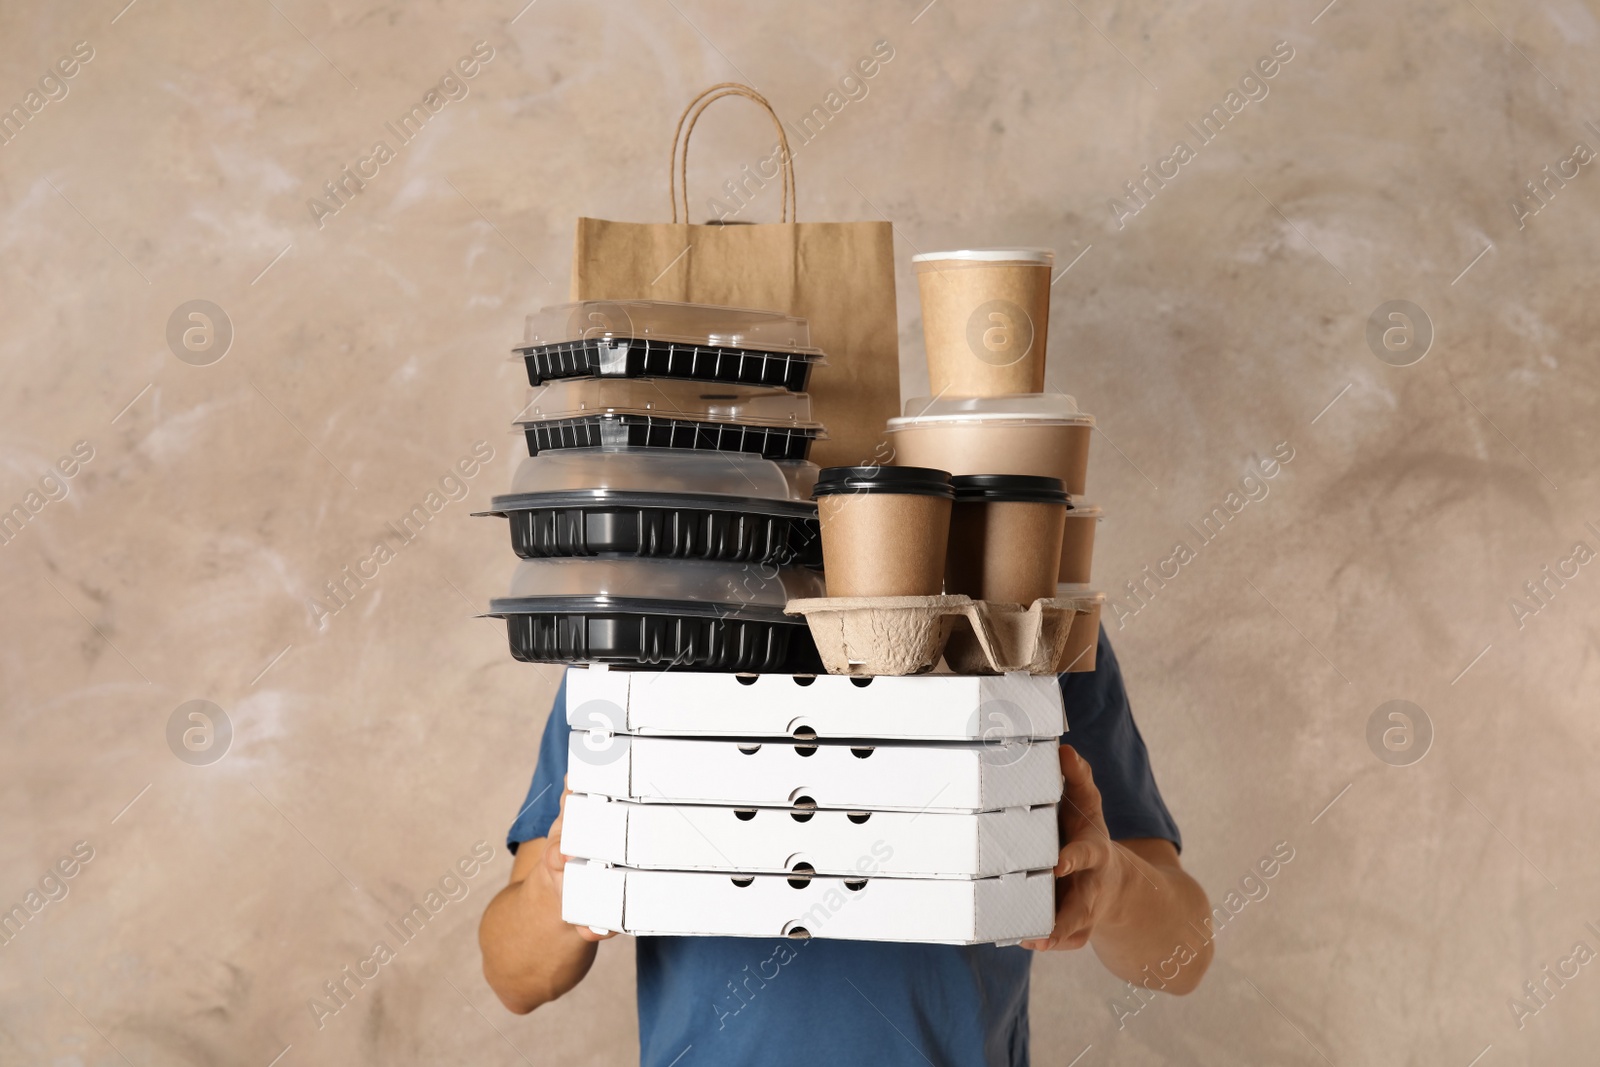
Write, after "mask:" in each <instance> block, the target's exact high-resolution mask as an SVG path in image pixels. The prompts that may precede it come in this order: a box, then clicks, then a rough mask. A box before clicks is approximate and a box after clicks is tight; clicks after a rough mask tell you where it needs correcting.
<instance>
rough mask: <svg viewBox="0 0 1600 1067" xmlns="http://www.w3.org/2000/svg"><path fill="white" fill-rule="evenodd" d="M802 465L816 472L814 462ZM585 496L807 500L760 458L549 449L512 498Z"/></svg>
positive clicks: (527, 463) (525, 471)
mask: <svg viewBox="0 0 1600 1067" xmlns="http://www.w3.org/2000/svg"><path fill="white" fill-rule="evenodd" d="M800 463H801V464H803V465H804V466H807V467H810V468H811V469H812V470H813V471H814V470H815V469H816V464H814V463H809V462H805V461H800ZM788 466H795V464H790V465H788ZM813 477H814V475H813ZM581 492H594V493H601V492H608V493H652V494H679V493H683V494H692V495H694V496H726V497H739V498H742V499H752V500H804V499H806V497H805V496H797V495H796V494H795V493H794V491H793V490H792V489H791V482H790V478H789V477H788V476H786V474H785V468H784V467H780V466H779V465H778V464H777V463H775V462H773V461H772V460H770V459H763V458H761V457H760V456H756V455H751V454H749V453H744V452H711V451H689V450H686V449H679V448H620V447H619V448H562V449H549V450H547V451H543V452H540V453H539V454H538V455H537V456H529V457H527V458H526V459H524V460H523V461H522V463H521V464H520V465H519V466H518V467H517V473H516V476H515V477H514V478H512V480H511V494H510V495H512V496H525V495H528V494H534V493H539V494H543V493H581ZM496 499H497V500H498V499H499V498H498V497H497V498H496Z"/></svg>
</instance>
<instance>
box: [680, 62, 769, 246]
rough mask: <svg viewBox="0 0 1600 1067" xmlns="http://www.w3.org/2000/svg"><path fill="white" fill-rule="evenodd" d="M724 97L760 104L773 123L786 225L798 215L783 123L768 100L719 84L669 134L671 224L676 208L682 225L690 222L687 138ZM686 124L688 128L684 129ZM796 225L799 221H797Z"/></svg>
mask: <svg viewBox="0 0 1600 1067" xmlns="http://www.w3.org/2000/svg"><path fill="white" fill-rule="evenodd" d="M725 96H742V97H744V98H745V99H747V100H752V101H754V102H755V103H757V104H759V105H760V106H761V108H762V109H763V110H764V111H766V113H767V115H768V116H769V117H770V118H771V119H772V126H773V128H774V129H776V130H777V131H778V144H779V146H780V147H781V148H782V153H783V166H782V167H781V168H780V169H781V170H782V172H783V207H782V211H781V213H780V216H779V219H778V221H779V222H788V221H789V220H790V218H791V217H794V216H795V215H796V214H797V212H796V209H795V181H794V159H793V157H792V156H791V155H790V154H789V137H788V135H787V134H786V133H785V132H784V129H783V123H782V121H780V120H779V118H778V113H777V112H776V111H774V110H773V109H772V105H771V104H770V103H768V102H767V98H766V97H764V96H762V95H761V94H760V93H758V92H756V91H755V90H754V89H752V88H751V87H750V86H748V85H743V84H740V83H739V82H721V83H720V84H717V85H713V86H712V87H711V88H709V89H707V90H706V91H705V92H703V93H701V94H700V95H699V96H697V97H695V98H694V99H693V100H691V101H689V106H688V107H686V108H684V109H683V114H682V115H679V116H678V128H677V129H676V130H674V131H673V133H672V163H671V166H670V167H669V168H668V174H669V176H670V181H669V185H668V190H667V195H668V197H669V198H670V199H671V201H672V221H673V222H677V221H678V205H679V203H680V199H679V198H680V187H681V190H682V191H681V197H682V199H681V203H682V205H683V221H684V222H688V221H689V136H690V135H691V134H692V133H694V127H695V123H697V122H699V121H700V116H701V115H702V114H703V113H704V112H705V109H706V108H708V107H710V106H711V105H712V104H714V103H716V102H717V101H718V100H721V99H722V98H723V97H725ZM685 124H687V125H685ZM680 141H681V143H682V144H683V155H682V157H681V158H680V157H679V155H678V145H679V143H680ZM797 221H798V220H797Z"/></svg>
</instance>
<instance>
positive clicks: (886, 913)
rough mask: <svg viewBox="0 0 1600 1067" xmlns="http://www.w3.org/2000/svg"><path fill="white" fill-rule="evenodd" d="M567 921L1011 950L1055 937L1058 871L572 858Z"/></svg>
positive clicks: (609, 927) (607, 928)
mask: <svg viewBox="0 0 1600 1067" xmlns="http://www.w3.org/2000/svg"><path fill="white" fill-rule="evenodd" d="M561 917H562V919H563V920H565V921H566V922H569V923H574V924H577V925H580V926H587V927H590V928H591V929H593V930H596V931H598V932H601V933H609V932H611V931H618V932H621V933H627V934H634V935H637V936H696V937H789V938H796V939H804V938H812V937H816V938H838V939H847V940H861V941H901V942H919V943H933V944H956V945H974V944H1014V943H1016V942H1017V941H1020V940H1023V939H1026V938H1032V937H1043V936H1046V935H1047V934H1049V932H1050V930H1051V927H1052V926H1053V924H1054V921H1055V877H1054V871H1052V870H1049V869H1045V870H1037V871H1018V872H1015V873H1012V874H1005V875H1000V876H997V877H990V878H974V879H920V878H880V877H864V878H856V879H851V878H834V877H809V878H793V877H789V876H786V875H782V874H753V875H745V876H737V875H728V874H722V873H708V872H703V871H643V870H637V869H633V868H628V867H618V866H611V865H607V864H603V863H598V862H592V861H583V860H569V861H568V863H567V866H566V873H565V875H564V876H563V889H562V910H561Z"/></svg>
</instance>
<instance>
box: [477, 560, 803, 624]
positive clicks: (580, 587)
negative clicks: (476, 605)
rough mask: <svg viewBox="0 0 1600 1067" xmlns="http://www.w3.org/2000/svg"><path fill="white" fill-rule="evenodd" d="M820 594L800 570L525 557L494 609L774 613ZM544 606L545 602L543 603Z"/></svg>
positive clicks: (698, 562)
mask: <svg viewBox="0 0 1600 1067" xmlns="http://www.w3.org/2000/svg"><path fill="white" fill-rule="evenodd" d="M822 593H823V584H822V576H821V575H819V574H817V573H816V572H814V571H809V570H806V569H804V568H785V569H781V570H778V571H776V573H774V572H773V571H772V570H771V569H770V568H756V567H749V566H746V565H745V564H743V563H719V562H710V561H704V560H684V559H629V558H599V559H527V560H523V561H522V562H521V563H519V564H517V569H516V571H515V572H514V573H513V574H512V576H511V585H510V588H509V589H508V590H507V591H506V597H505V598H504V599H501V600H496V601H495V602H494V604H495V610H511V611H517V610H520V611H532V610H540V609H541V608H543V607H545V606H546V605H549V607H550V608H551V609H553V608H554V607H556V606H559V604H560V603H562V602H574V601H581V602H582V603H583V606H584V607H585V609H593V608H595V607H597V606H603V605H604V602H606V601H618V602H630V601H665V602H667V603H671V604H686V603H687V604H695V605H701V606H704V607H706V608H712V607H719V606H720V607H727V608H730V609H735V610H758V611H768V612H777V613H778V614H779V615H782V613H783V609H784V607H785V605H787V604H788V602H789V601H790V600H791V599H793V598H795V597H816V596H821V595H822ZM541 602H543V603H541Z"/></svg>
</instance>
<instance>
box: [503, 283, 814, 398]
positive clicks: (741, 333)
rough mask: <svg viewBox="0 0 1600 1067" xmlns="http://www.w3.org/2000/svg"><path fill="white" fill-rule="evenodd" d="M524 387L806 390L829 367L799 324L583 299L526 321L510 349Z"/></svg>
mask: <svg viewBox="0 0 1600 1067" xmlns="http://www.w3.org/2000/svg"><path fill="white" fill-rule="evenodd" d="M513 351H515V352H516V353H517V354H518V355H520V356H521V357H522V359H523V362H524V363H525V364H526V365H527V368H528V384H529V385H533V386H538V385H542V384H544V383H545V382H547V381H552V380H560V379H565V378H585V377H590V376H595V377H604V378H647V377H654V378H669V379H692V380H695V381H701V382H721V383H724V384H733V385H756V386H774V387H777V388H781V389H787V390H790V391H792V392H797V393H798V392H804V391H805V388H806V383H807V382H808V381H809V380H810V378H811V369H812V368H813V367H817V366H822V365H824V364H825V363H826V362H827V361H826V359H825V358H824V357H823V354H822V352H821V351H820V350H819V349H816V348H812V347H811V327H810V324H809V323H808V322H807V321H806V320H805V319H803V318H799V317H797V316H794V315H786V314H784V313H782V312H778V311H767V310H761V309H756V308H730V307H718V306H715V305H711V304H684V303H676V302H673V301H665V300H585V301H580V302H579V303H576V304H560V305H556V306H553V307H547V308H543V309H541V310H540V311H538V312H537V313H536V314H533V315H529V316H528V318H527V322H526V324H525V326H524V329H523V341H522V344H521V345H519V346H518V347H517V348H515V349H513Z"/></svg>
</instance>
